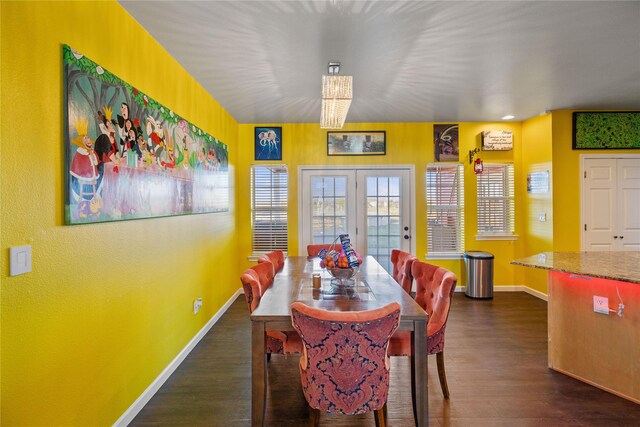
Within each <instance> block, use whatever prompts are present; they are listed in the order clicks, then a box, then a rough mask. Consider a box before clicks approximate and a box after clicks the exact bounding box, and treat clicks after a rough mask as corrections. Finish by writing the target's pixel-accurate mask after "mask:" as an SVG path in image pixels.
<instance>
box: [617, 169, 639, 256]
mask: <svg viewBox="0 0 640 427" xmlns="http://www.w3.org/2000/svg"><path fill="white" fill-rule="evenodd" d="M617 166H618V188H619V191H618V194H619V199H620V202H619V206H620V209H619V210H618V224H619V227H618V232H619V236H620V237H619V238H618V239H619V240H620V245H621V250H625V251H638V250H640V158H639V159H618V162H617Z"/></svg>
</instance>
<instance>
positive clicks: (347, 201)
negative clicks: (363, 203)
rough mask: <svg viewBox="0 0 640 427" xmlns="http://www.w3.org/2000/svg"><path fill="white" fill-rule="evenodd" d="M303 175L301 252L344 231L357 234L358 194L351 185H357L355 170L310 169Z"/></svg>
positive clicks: (328, 241)
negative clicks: (351, 189)
mask: <svg viewBox="0 0 640 427" xmlns="http://www.w3.org/2000/svg"><path fill="white" fill-rule="evenodd" d="M304 172H305V173H303V175H302V180H301V181H302V185H301V188H300V190H301V193H302V194H301V197H299V199H298V200H302V206H303V214H302V220H301V230H302V240H301V244H300V248H299V253H300V255H306V254H307V245H308V244H319V243H332V242H333V241H334V240H335V238H336V237H337V236H338V235H340V234H344V233H349V234H350V235H355V232H356V198H355V194H354V193H353V192H352V191H350V190H349V189H350V188H352V187H355V185H356V184H355V182H356V181H355V173H354V172H353V171H348V170H332V171H328V172H322V171H316V170H310V171H304Z"/></svg>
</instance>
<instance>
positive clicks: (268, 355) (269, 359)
mask: <svg viewBox="0 0 640 427" xmlns="http://www.w3.org/2000/svg"><path fill="white" fill-rule="evenodd" d="M268 362H271V353H267V363H268Z"/></svg>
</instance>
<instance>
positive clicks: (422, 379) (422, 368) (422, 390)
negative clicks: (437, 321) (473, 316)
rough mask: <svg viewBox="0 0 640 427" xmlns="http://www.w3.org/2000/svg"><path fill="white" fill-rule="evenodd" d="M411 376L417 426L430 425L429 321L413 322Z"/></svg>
mask: <svg viewBox="0 0 640 427" xmlns="http://www.w3.org/2000/svg"><path fill="white" fill-rule="evenodd" d="M411 351H412V354H411V376H412V377H413V378H412V386H413V390H412V391H413V398H414V401H415V405H414V408H413V416H414V418H415V421H416V427H427V426H428V425H429V392H428V391H429V389H428V384H427V378H428V371H427V321H426V320H416V321H414V322H413V345H412V346H411Z"/></svg>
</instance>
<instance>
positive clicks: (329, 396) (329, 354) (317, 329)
mask: <svg viewBox="0 0 640 427" xmlns="http://www.w3.org/2000/svg"><path fill="white" fill-rule="evenodd" d="M291 322H292V323H293V327H294V328H295V329H296V331H298V333H299V334H300V337H301V338H302V342H303V344H304V347H303V349H302V356H301V357H300V366H299V368H300V378H301V381H302V391H303V393H304V396H305V398H306V399H307V402H308V403H309V406H310V407H311V422H312V424H313V425H317V424H318V418H319V412H320V411H324V412H330V413H339V414H344V415H355V414H363V413H366V412H372V411H375V419H376V425H381V426H384V413H383V412H384V407H385V406H386V403H387V396H388V393H389V367H390V364H389V358H388V356H387V347H388V344H389V339H390V337H391V335H393V333H394V331H395V330H396V329H397V328H398V325H399V322H400V304H398V303H397V302H392V303H391V304H389V305H386V306H384V307H381V308H377V309H374V310H367V311H327V310H322V309H320V308H315V307H309V306H307V305H305V304H303V303H301V302H294V303H293V304H291Z"/></svg>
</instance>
